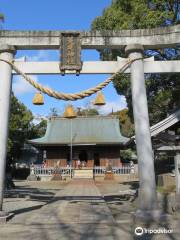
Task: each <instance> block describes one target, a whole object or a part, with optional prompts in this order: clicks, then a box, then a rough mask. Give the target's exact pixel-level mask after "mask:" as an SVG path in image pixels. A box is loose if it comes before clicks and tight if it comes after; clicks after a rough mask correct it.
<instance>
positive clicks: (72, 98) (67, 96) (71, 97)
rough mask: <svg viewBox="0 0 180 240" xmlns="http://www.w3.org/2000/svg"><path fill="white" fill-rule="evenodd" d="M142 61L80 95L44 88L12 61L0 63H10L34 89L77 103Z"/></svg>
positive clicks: (124, 68)
mask: <svg viewBox="0 0 180 240" xmlns="http://www.w3.org/2000/svg"><path fill="white" fill-rule="evenodd" d="M140 59H142V58H136V59H128V60H127V62H126V63H125V64H124V65H123V66H122V67H121V68H120V69H119V70H118V71H117V72H115V73H114V74H112V75H111V76H110V77H109V78H107V79H106V80H105V81H104V82H102V83H100V84H98V85H97V86H96V87H92V88H89V89H87V90H84V91H82V92H78V93H64V92H57V91H55V90H53V89H51V88H49V87H44V86H43V85H41V84H39V83H37V82H36V81H35V80H33V79H32V78H31V77H29V76H28V75H26V74H25V73H23V72H22V71H21V70H20V69H19V68H17V67H16V66H15V64H14V63H13V62H10V61H8V60H5V59H0V61H2V62H6V63H8V64H9V65H10V66H11V67H12V69H13V70H14V71H15V72H16V73H18V74H20V75H21V76H22V77H23V78H24V79H25V80H26V81H27V82H29V83H30V84H31V85H32V86H33V87H35V88H36V89H38V90H39V91H41V92H43V93H45V94H47V95H49V96H50V97H54V98H56V99H61V100H65V101H76V100H78V99H83V98H85V97H89V96H91V95H92V94H94V93H96V92H98V91H100V90H101V89H103V88H104V87H106V86H107V85H108V84H109V83H110V82H111V81H113V79H114V78H115V77H117V76H118V74H120V73H123V72H124V71H125V70H126V69H127V68H128V67H129V65H130V64H131V63H132V62H134V61H136V60H140Z"/></svg>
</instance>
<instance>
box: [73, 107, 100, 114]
mask: <svg viewBox="0 0 180 240" xmlns="http://www.w3.org/2000/svg"><path fill="white" fill-rule="evenodd" d="M77 115H78V116H96V115H99V112H98V110H97V109H95V108H86V109H82V110H81V109H80V108H78V111H77Z"/></svg>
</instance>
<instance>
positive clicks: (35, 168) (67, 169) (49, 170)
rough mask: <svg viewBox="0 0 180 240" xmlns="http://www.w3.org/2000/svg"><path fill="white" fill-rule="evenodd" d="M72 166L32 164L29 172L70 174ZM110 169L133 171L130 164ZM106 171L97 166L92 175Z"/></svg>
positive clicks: (40, 174) (41, 174) (122, 171)
mask: <svg viewBox="0 0 180 240" xmlns="http://www.w3.org/2000/svg"><path fill="white" fill-rule="evenodd" d="M73 170H74V169H73V168H71V167H59V168H57V167H56V168H54V167H45V166H43V165H34V166H32V167H31V173H33V174H35V175H36V176H52V175H54V174H61V175H62V176H71V174H72V175H73ZM112 171H113V173H114V174H115V175H122V174H130V173H133V168H132V166H130V164H124V165H123V166H121V167H113V168H112ZM105 173H106V167H97V166H95V167H94V168H93V174H94V176H100V175H104V174H105Z"/></svg>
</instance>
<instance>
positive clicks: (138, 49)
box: [125, 44, 159, 219]
mask: <svg viewBox="0 0 180 240" xmlns="http://www.w3.org/2000/svg"><path fill="white" fill-rule="evenodd" d="M143 51H144V49H143V46H142V45H140V44H132V45H128V46H127V47H126V49H125V52H126V55H127V56H128V57H129V58H130V59H131V60H133V59H139V60H136V61H134V62H132V64H131V91H132V104H133V114H134V123H135V134H136V149H137V156H138V172H139V184H140V186H139V192H138V197H139V200H138V203H139V206H138V210H137V212H136V216H137V217H140V218H141V217H142V218H145V219H154V218H155V217H157V215H158V216H159V211H158V210H157V195H156V183H155V172H154V159H153V158H154V157H153V151H152V144H151V134H150V125H149V115H148V104H147V96H146V86H145V79H144V66H143V65H144V64H143Z"/></svg>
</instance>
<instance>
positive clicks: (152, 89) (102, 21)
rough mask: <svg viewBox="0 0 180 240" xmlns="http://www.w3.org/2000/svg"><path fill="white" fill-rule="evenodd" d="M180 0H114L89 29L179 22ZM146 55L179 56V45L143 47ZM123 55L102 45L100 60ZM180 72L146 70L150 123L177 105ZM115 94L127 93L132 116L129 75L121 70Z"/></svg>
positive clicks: (137, 26)
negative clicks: (161, 72) (151, 72)
mask: <svg viewBox="0 0 180 240" xmlns="http://www.w3.org/2000/svg"><path fill="white" fill-rule="evenodd" d="M179 17H180V2H179V0H176V1H171V0H169V1H167V0H166V1H165V0H152V1H150V0H149V1H147V0H126V1H124V0H115V1H112V4H111V6H110V7H108V8H107V9H105V10H104V11H103V14H102V16H99V17H97V18H96V19H95V20H94V21H93V23H92V30H99V31H102V30H122V29H140V28H155V27H164V26H168V25H175V24H178V23H179V21H180V20H179V19H180V18H179ZM144 55H145V57H149V56H151V55H154V56H155V59H156V60H171V59H173V60H175V59H180V46H177V47H176V48H174V49H169V48H168V49H158V50H156V51H154V50H151V49H150V50H146V51H145V52H144ZM117 56H122V57H123V56H124V52H123V51H122V50H119V51H118V50H110V49H104V50H102V51H101V59H102V60H116V58H117ZM179 77H180V76H179V74H146V84H147V97H148V103H149V112H150V121H151V124H154V123H157V122H158V121H160V120H162V119H163V118H165V117H166V116H167V114H169V113H171V111H174V110H175V109H176V108H178V107H179V106H180V81H179ZM114 87H115V88H116V91H117V93H118V94H122V95H125V96H126V99H127V103H128V108H129V113H130V116H131V117H132V101H131V99H132V98H131V89H130V79H129V75H125V74H121V76H120V77H117V78H116V79H115V80H114Z"/></svg>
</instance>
